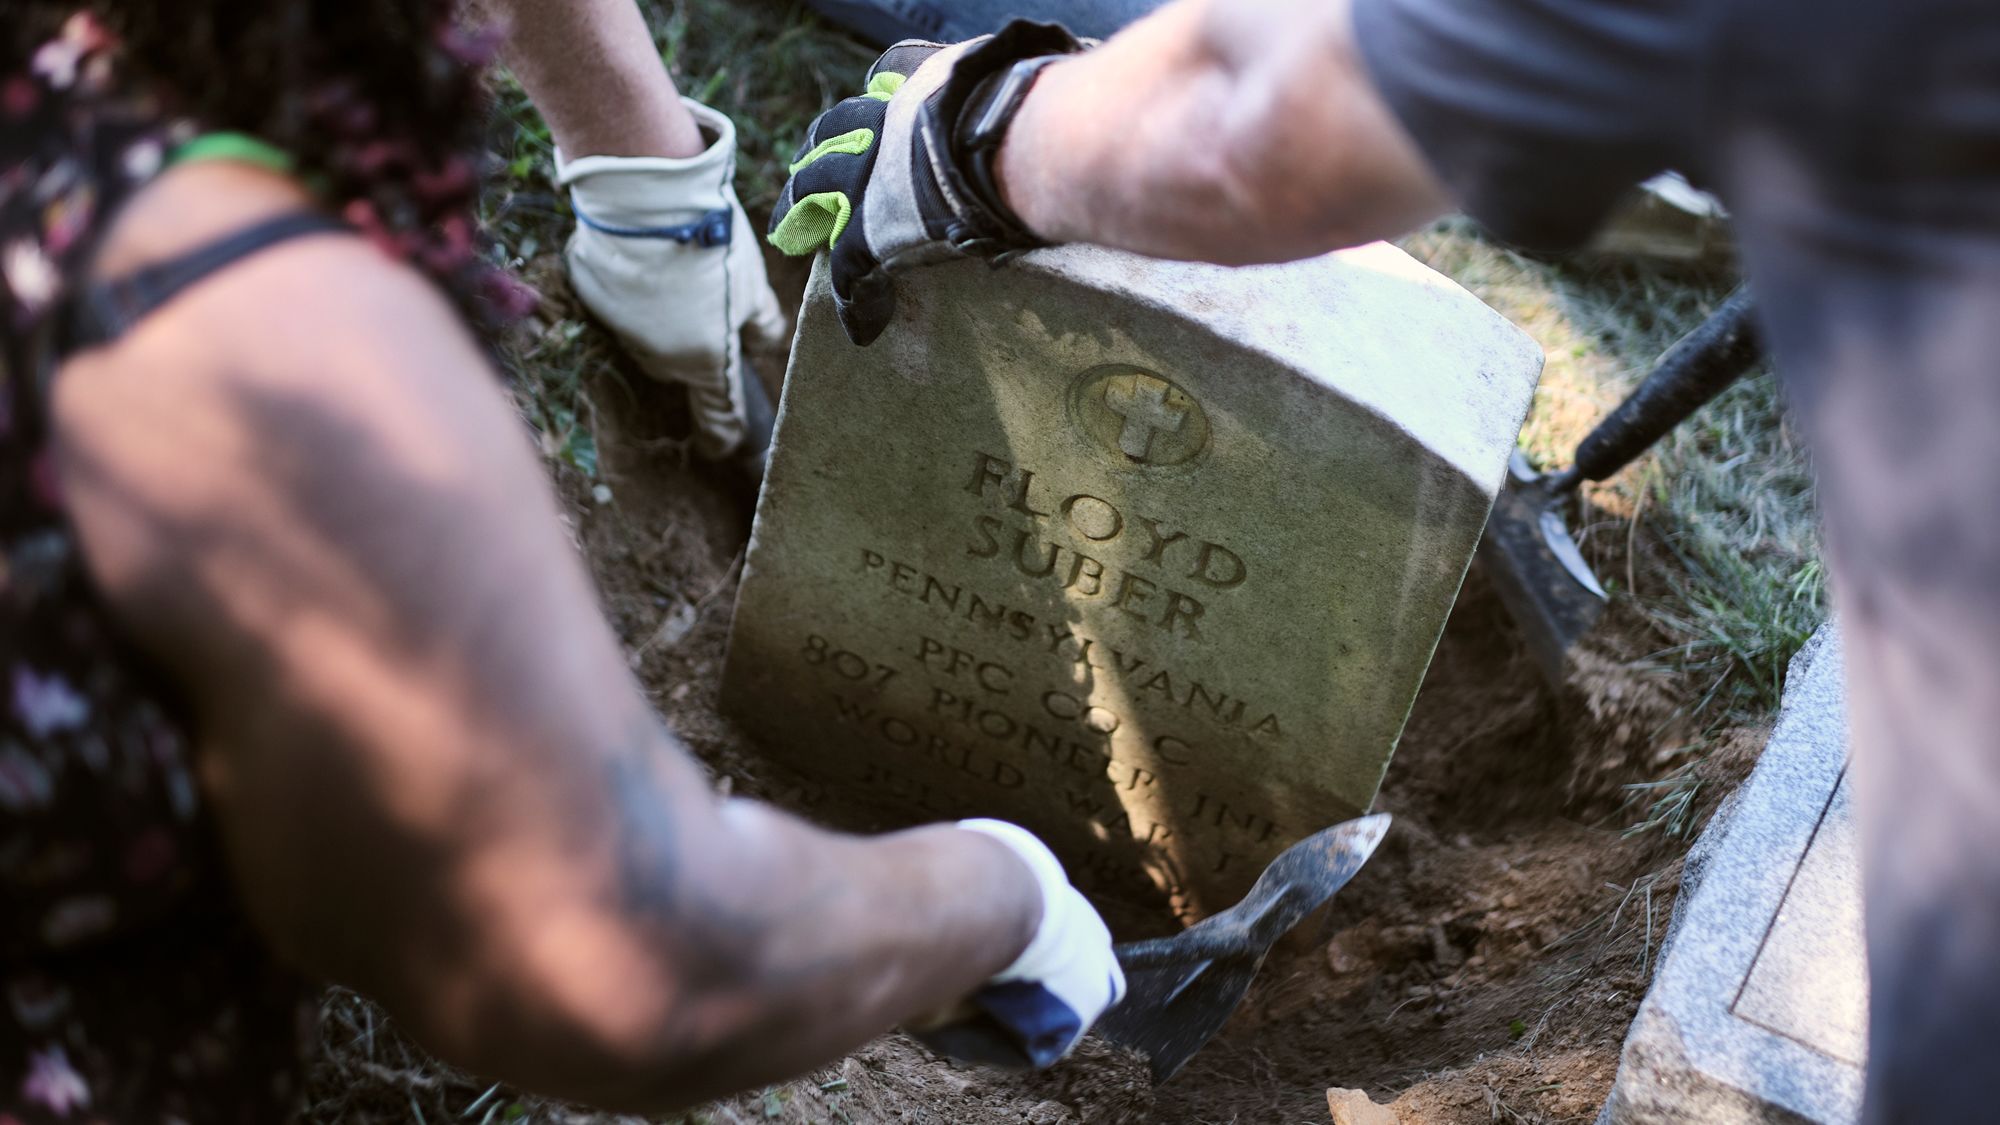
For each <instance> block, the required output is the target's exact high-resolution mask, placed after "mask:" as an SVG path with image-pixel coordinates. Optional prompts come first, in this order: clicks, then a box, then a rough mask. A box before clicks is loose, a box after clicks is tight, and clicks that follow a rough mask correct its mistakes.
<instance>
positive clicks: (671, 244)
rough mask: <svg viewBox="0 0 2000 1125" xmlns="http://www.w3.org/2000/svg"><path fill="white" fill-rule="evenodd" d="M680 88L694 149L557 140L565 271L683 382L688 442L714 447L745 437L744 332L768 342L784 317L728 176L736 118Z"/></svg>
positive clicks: (587, 300)
mask: <svg viewBox="0 0 2000 1125" xmlns="http://www.w3.org/2000/svg"><path fill="white" fill-rule="evenodd" d="M682 100H683V101H684V102H685V103H686V105H687V107H688V110H689V111H690V112H691V113H693V114H694V118H695V121H696V122H697V123H699V124H700V125H701V127H702V132H703V134H704V135H705V136H707V137H711V138H713V143H711V144H710V145H709V146H708V148H707V149H706V150H705V151H703V152H702V153H701V154H700V155H698V156H691V157H686V158H682V159H674V158H667V157H639V156H583V157H579V158H577V159H576V160H574V161H567V162H566V161H564V160H563V157H562V154H561V153H560V152H559V153H557V154H556V179H557V182H559V183H561V184H563V185H564V186H566V187H568V188H569V191H570V202H571V203H572V204H573V205H574V207H575V210H576V217H577V226H576V232H575V233H574V234H572V235H571V236H570V240H569V271H570V284H571V286H572V287H573V288H574V289H575V290H576V295H577V297H578V298H579V299H580V300H582V301H583V304H584V307H586V308H588V309H589V310H590V311H591V312H592V313H593V314H595V315H596V317H597V318H598V319H599V320H601V321H603V322H604V324H605V326H606V327H608V328H610V329H611V331H612V332H613V333H615V334H616V335H617V337H618V339H619V342H620V343H622V344H624V346H625V349H626V351H628V352H630V353H631V355H632V358H633V359H634V360H636V361H637V362H638V364H639V366H640V367H641V368H642V369H644V371H645V372H646V374H648V375H650V376H652V377H653V378H655V379H663V380H667V381H669V382H675V383H683V384H686V386H687V388H688V392H689V400H690V403H691V404H692V406H693V408H694V425H695V435H694V436H695V451H696V452H697V453H699V454H701V455H702V456H704V457H708V458H711V459H713V458H719V457H726V456H729V455H730V454H733V453H735V452H737V451H738V449H739V448H740V447H741V446H742V445H743V441H744V435H745V432H746V428H745V419H744V395H743V380H744V379H745V378H746V373H745V371H744V366H743V347H742V340H741V335H742V333H743V332H744V331H746V330H747V331H749V332H750V333H752V334H753V339H754V340H755V341H756V342H758V343H772V344H775V343H779V342H782V341H783V339H784V336H785V329H786V324H785V314H784V311H783V310H782V309H781V308H780V307H779V306H778V297H777V295H776V294H775V293H773V292H771V283H770V281H769V280H768V279H766V278H765V276H764V257H763V254H762V252H761V251H760V250H759V248H758V239H757V236H756V234H755V233H753V232H752V230H751V228H750V223H749V221H748V220H747V219H746V218H744V215H743V207H742V205H741V204H739V203H737V201H736V190H735V188H734V187H733V186H732V184H731V181H732V180H733V179H734V177H735V174H736V127H735V126H734V125H732V124H731V123H730V121H729V118H727V117H724V116H723V115H722V114H720V113H717V112H716V111H715V110H712V109H710V108H708V107H707V106H705V105H702V104H701V103H699V102H696V101H692V100H689V99H682ZM747 377H749V378H755V377H756V376H755V375H754V374H752V375H748V376H747Z"/></svg>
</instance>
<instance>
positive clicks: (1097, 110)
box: [998, 0, 1444, 265]
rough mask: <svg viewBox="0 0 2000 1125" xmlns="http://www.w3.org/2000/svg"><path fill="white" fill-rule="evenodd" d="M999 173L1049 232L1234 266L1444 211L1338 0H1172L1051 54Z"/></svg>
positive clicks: (1317, 248) (1313, 249)
mask: <svg viewBox="0 0 2000 1125" xmlns="http://www.w3.org/2000/svg"><path fill="white" fill-rule="evenodd" d="M998 174H999V178H1000V182H1001V189H1002V192H1003V194H1004V195H1005V197H1006V199H1007V201H1008V203H1009V204H1010V205H1011V206H1013V208H1014V209H1015V210H1016V211H1017V212H1018V213H1019V214H1020V215H1021V217H1022V218H1023V219H1024V220H1026V222H1027V223H1028V226H1029V227H1030V228H1031V229H1032V230H1034V231H1035V232H1036V233H1038V234H1040V235H1042V236H1043V237H1045V238H1048V239H1050V240H1052V241H1058V242H1091V243H1097V244H1100V245H1107V246H1113V247H1116V248H1119V249H1125V250H1132V251H1136V252H1138V253H1143V254H1150V255H1154V256H1158V257H1168V258H1188V259H1197V260H1204V261H1214V262H1221V263H1225V264H1232V265H1240V264H1248V263H1254V262H1273V261H1286V260H1290V259H1294V258H1301V257H1307V256H1311V255H1314V254H1319V253H1323V252H1325V251H1328V250H1333V249H1337V248H1339V247H1342V246H1349V245H1354V244H1356V243H1360V242H1366V241H1370V240H1372V239H1376V238H1382V237H1387V236H1390V235H1394V234H1398V233H1401V232H1402V231H1404V230H1407V229H1409V228H1410V227H1412V226H1414V225H1416V224H1418V223H1420V222H1422V221H1424V220H1425V219H1428V218H1430V217H1432V216H1434V215H1435V214H1437V213H1438V212H1439V211H1441V210H1442V209H1443V207H1444V199H1443V195H1442V193H1441V192H1440V190H1439V189H1438V188H1437V186H1436V184H1435V183H1434V181H1433V180H1432V179H1431V176H1430V174H1429V172H1428V170H1427V169H1426V168H1425V166H1424V165H1423V163H1422V160H1421V158H1420V157H1419V156H1418V154H1417V153H1416V151H1415V149H1414V147H1413V146H1412V145H1411V143H1410V141H1409V140H1408V138H1407V137H1406V136H1404V134H1403V132H1402V130H1401V128H1400V126H1398V125H1397V124H1396V122H1395V121H1394V119H1393V117H1392V116H1391V115H1390V113H1389V110H1388V108H1387V107H1386V106H1385V105H1383V104H1382V102H1381V100H1380V98H1379V97H1378V96H1377V95H1376V93H1375V91H1374V89H1373V87H1372V85H1371V84H1370V82H1369V80H1368V77H1367V75H1366V73H1365V70H1364V68H1363V66H1362V63H1361V61H1360V59H1359V57H1358V56H1357V55H1356V53H1355V51H1354V46H1353V41H1352V33H1351V30H1350V25H1349V22H1348V15H1347V10H1346V5H1345V4H1326V3H1323V2H1321V0H1181V2H1180V3H1177V4H1173V5H1170V6H1169V7H1167V8H1164V9H1162V10H1161V11H1160V12H1158V13H1156V14H1155V15H1154V16H1152V17H1151V18H1149V19H1147V20H1144V21H1142V22H1140V23H1138V24H1135V25H1133V27H1131V28H1130V29H1128V30H1127V31H1126V32H1125V33H1123V34H1122V35H1119V36H1117V37H1116V38H1114V39H1112V40H1111V41H1110V42H1108V43H1106V44H1105V45H1104V46H1103V47H1101V48H1099V49H1097V50H1096V51H1093V52H1090V53H1088V54H1085V55H1082V56H1080V57H1078V58H1076V59H1074V60H1071V61H1068V62H1064V63H1060V64H1057V65H1055V66H1052V67H1050V68H1048V69H1047V70H1045V71H1043V73H1042V76H1041V78H1040V80H1039V81H1038V82H1037V83H1036V85H1035V88H1034V89H1033V91H1032V92H1031V93H1030V95H1029V97H1028V99H1027V101H1026V102H1025V103H1024V104H1023V106H1022V108H1021V111H1020V114H1019V116H1018V117H1016V118H1015V120H1014V123H1013V127H1012V128H1011V130H1010V131H1009V133H1008V139H1007V143H1006V145H1005V146H1004V147H1003V148H1002V149H1001V153H1000V159H999V168H998Z"/></svg>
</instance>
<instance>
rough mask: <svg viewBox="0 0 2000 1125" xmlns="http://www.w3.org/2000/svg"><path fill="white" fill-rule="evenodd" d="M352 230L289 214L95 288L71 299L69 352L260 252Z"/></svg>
mask: <svg viewBox="0 0 2000 1125" xmlns="http://www.w3.org/2000/svg"><path fill="white" fill-rule="evenodd" d="M353 230H354V228H353V227H351V226H348V225H347V224H346V223H343V222H341V221H340V220H339V219H336V218H333V217H332V216H329V215H321V214H316V213H314V212H310V211H295V212H291V213H289V214H284V215H280V216H278V217H277V218H275V219H266V220H264V221H263V222H261V223H257V224H255V225H254V226H249V227H245V228H244V229H242V230H239V231H237V232H235V233H234V234H228V235H224V236H223V237H221V238H218V239H216V240H215V241H214V242H211V243H208V244H207V245H205V246H201V247H197V248H196V249H194V250H190V251H189V252H187V253H185V254H182V255H181V256H179V257H177V258H171V259H169V260H167V261H164V262H161V263H159V264H158V265H152V266H147V267H146V268H145V269H141V270H136V271H134V272H132V273H129V274H126V275H125V276H124V277H120V278H114V279H112V280H110V281H100V282H96V283H94V284H92V285H90V286H89V287H88V288H86V289H84V290H83V291H82V292H81V293H78V294H77V296H76V303H75V305H74V312H73V319H72V321H71V331H70V334H69V335H70V346H71V347H73V348H88V347H95V346H96V345H98V344H105V343H109V342H111V341H112V340H116V339H117V338H118V337H120V336H122V335H124V334H125V333H126V332H128V331H130V330H131V328H132V326H133V325H135V324H137V323H139V321H141V320H142V319H144V318H145V316H146V314H148V313H150V312H152V311H153V310H154V309H157V308H159V307H160V306H161V305H164V304H166V303H167V302H168V301H171V300H173V299H174V298H175V297H176V296H179V295H180V293H181V291H182V290H184V289H187V288H188V287H189V286H191V285H194V284H195V283H196V282H199V281H201V280H203V279H204V278H206V277H208V276H209V275H210V274H213V273H215V272H216V271H218V270H222V269H227V268H228V267H229V266H232V265H234V264H236V263H237V262H240V261H242V260H243V259H245V258H247V257H249V256H251V255H252V254H255V253H257V252H258V251H260V250H264V249H266V248H268V247H271V246H275V245H277V244H278V243H280V242H286V241H289V240H291V239H294V238H304V237H305V236H307V235H314V234H330V233H335V232H340V233H352V232H353Z"/></svg>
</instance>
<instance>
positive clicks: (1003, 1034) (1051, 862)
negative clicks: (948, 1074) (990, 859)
mask: <svg viewBox="0 0 2000 1125" xmlns="http://www.w3.org/2000/svg"><path fill="white" fill-rule="evenodd" d="M958 826H959V827H960V828H962V829H965V830H966V831H968V832H978V833H981V834H983V835H986V836H990V837H992V838H993V839H995V840H998V841H1000V842H1001V843H1003V844H1005V845H1007V846H1008V847H1009V848H1011V849H1012V850H1013V852H1014V854H1015V855H1017V856H1019V857H1021V862H1023V863H1025V864H1027V866H1028V870H1030V871H1032V872H1034V874H1035V882H1036V883H1037V884H1038V885H1039V886H1040V887H1041V890H1042V921H1041V925H1040V926H1039V927H1037V928H1036V930H1035V936H1034V937H1033V938H1032V939H1031V940H1030V941H1029V942H1028V948H1026V949H1024V950H1022V951H1021V955H1020V956H1019V957H1017V958H1015V959H1014V963H1013V964H1011V965H1009V966H1007V967H1006V968H1005V969H1002V970H1001V971H1000V972H999V973H998V974H996V975H995V976H994V977H993V979H992V980H990V981H988V982H987V983H986V985H985V986H984V987H982V988H981V989H980V990H979V991H978V992H976V993H974V994H973V996H972V1001H971V1003H972V1006H973V1007H974V1008H976V1009H978V1011H979V1012H980V1013H981V1017H980V1018H978V1019H976V1020H972V1021H963V1022H960V1023H956V1024H947V1025H945V1026H943V1027H936V1028H931V1029H929V1030H926V1031H923V1032H919V1033H917V1037H918V1038H919V1039H922V1040H923V1041H924V1042H926V1043H928V1044H929V1045H930V1046H931V1047H932V1048H933V1049H935V1050H938V1051H940V1052H942V1053H944V1054H948V1055H955V1056H958V1057H960V1058H967V1059H970V1060H972V1061H975V1062H991V1063H1003V1064H1004V1063H1011V1064H1014V1065H1020V1064H1021V1063H1023V1062H1025V1063H1027V1064H1028V1065H1031V1066H1049V1065H1051V1064H1053V1063H1054V1062H1056V1061H1057V1060H1058V1059H1061V1058H1062V1057H1063V1056H1064V1055H1067V1054H1069V1052H1070V1049H1071V1048H1073V1047H1075V1046H1076V1044H1077V1043H1078V1041H1080V1040H1081V1039H1082V1038H1083V1036H1084V1034H1085V1033H1086V1032H1088V1031H1089V1030H1090V1027H1091V1025H1092V1024H1094V1023H1096V1022H1097V1018H1098V1017H1099V1016H1101V1015H1103V1014H1104V1013H1105V1011H1106V1010H1108V1009H1109V1008H1110V1007H1111V1006H1112V1005H1113V1004H1116V1003H1117V1002H1118V1001H1119V1000H1120V999H1121V998H1122V997H1123V996H1124V995H1125V974H1124V972H1123V971H1121V970H1120V969H1119V968H1118V957H1117V955H1116V954H1115V953H1113V952H1112V948H1111V931H1110V930H1109V929H1107V928H1106V927H1105V925H1104V920H1103V919H1102V918H1100V917H1098V916H1097V910H1096V909H1095V908H1094V907H1092V906H1091V905H1090V900H1088V899H1086V898H1084V897H1083V894H1082V893H1081V892H1080V891H1078V890H1077V889H1076V888H1075V887H1073V886H1071V885H1070V882H1069V879H1068V877H1067V876H1065V875H1064V874H1063V869H1062V864H1061V863H1060V862H1059V861H1057V859H1056V857H1055V855H1054V854H1053V853H1051V852H1050V851H1049V849H1048V848H1047V847H1046V846H1045V845H1044V844H1043V843H1042V842H1041V841H1040V840H1038V839H1036V838H1035V836H1034V834H1033V833H1031V832H1029V831H1028V830H1027V829H1025V828H1020V827H1017V826H1016V825H1012V824H1008V823H1006V822H1005V821H999V820H964V821H960V822H959V824H958ZM996 1032H997V1033H998V1034H997V1035H996Z"/></svg>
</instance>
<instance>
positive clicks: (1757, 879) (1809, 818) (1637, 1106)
mask: <svg viewBox="0 0 2000 1125" xmlns="http://www.w3.org/2000/svg"><path fill="white" fill-rule="evenodd" d="M1847 772H1848V771H1847V722H1846V714H1845V694H1844V693H1843V691H1842V686H1841V659H1840V645H1839V638H1838V635H1837V634H1836V632H1835V631H1834V627H1833V626H1831V625H1828V626H1826V627H1823V628H1822V629H1821V630H1820V631H1819V633H1817V634H1815V636H1814V638H1813V639H1812V641H1810V642H1809V643H1808V644H1807V645H1806V647H1805V648H1804V649H1803V650H1801V651H1800V653H1799V655H1798V656H1797V657H1795V658H1794V659H1793V661H1792V666H1791V672H1790V677H1789V679H1788V681H1787V683H1786V685H1785V697H1784V706H1783V710H1782V711H1781V713H1780V715H1779V719H1778V725H1777V729H1776V730H1775V731H1774V732H1773V733H1772V735H1771V741H1770V743H1769V745H1767V746H1766V747H1765V749H1764V753H1763V756H1762V757H1761V758H1759V759H1758V762H1757V768H1756V771H1755V772H1753V773H1752V774H1751V775H1750V779H1749V780H1748V781H1746V782H1744V784H1743V787H1742V788H1741V789H1739V790H1738V791H1737V794H1736V796H1735V797H1734V798H1733V799H1732V801H1731V803H1730V805H1729V806H1728V807H1727V808H1725V809H1724V810H1723V811H1721V812H1719V813H1718V814H1717V815H1716V817H1715V818H1714V820H1713V821H1712V822H1711V823H1710V825H1709V827H1708V828H1707V829H1706V830H1705V831H1703V833H1702V836H1701V839H1700V841H1699V842H1698V843H1697V844H1696V845H1695V848H1694V851H1693V852H1692V853H1691V854H1690V855H1689V857H1688V867H1687V870H1686V874H1685V875H1684V876H1683V891H1682V893H1681V898H1680V901H1679V902H1678V903H1676V905H1675V909H1674V920H1673V923H1672V928H1671V930H1670V932H1669V934H1668V937H1667V941H1666V943H1665V946H1664V949H1663V952H1662V954H1661V960H1660V967H1659V972H1658V973H1657V974H1656V975H1655V976H1654V978H1653V985H1652V988H1651V990H1650V991H1649V992H1648V993H1647V995H1646V999H1645V1001H1644V1002H1643V1003H1642V1004H1641V1005H1640V1007H1639V1015H1638V1018H1637V1019H1636V1020H1634V1021H1633V1024H1632V1030H1631V1032H1630V1034H1629V1035H1628V1036H1627V1038H1626V1040H1625V1050H1624V1055H1623V1058H1622V1060H1621V1061H1620V1064H1619V1068H1618V1079H1617V1082H1616V1084H1615V1086H1614V1087H1613V1089H1612V1093H1611V1098H1610V1100H1609V1101H1608V1102H1607V1103H1606V1105H1605V1107H1604V1112H1603V1114H1602V1115H1601V1116H1600V1117H1599V1119H1598V1120H1599V1125H1666V1123H1668V1122H1684V1121H1700V1122H1704V1123H1711V1122H1712V1123H1715V1125H1740V1123H1747V1122H1785V1123H1788V1125H1789V1123H1794V1122H1799V1121H1810V1122H1817V1123H1819V1125H1847V1123H1849V1122H1852V1121H1854V1120H1855V1119H1856V1117H1857V1116H1858V1114H1859V1111H1860V1102H1861V1078H1862V1067H1863V1064H1864V1063H1865V1062H1866V1060H1867V1036H1866V1030H1867V1021H1868V993H1867V986H1868V976H1867V968H1866V963H1865V958H1864V947H1863V939H1862V928H1861V861H1860V855H1859V851H1858V849H1857V841H1856V837H1855V825H1854V819H1853V813H1852V811H1851V807H1850V803H1849V797H1848V789H1849V783H1848V778H1847Z"/></svg>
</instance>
